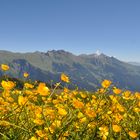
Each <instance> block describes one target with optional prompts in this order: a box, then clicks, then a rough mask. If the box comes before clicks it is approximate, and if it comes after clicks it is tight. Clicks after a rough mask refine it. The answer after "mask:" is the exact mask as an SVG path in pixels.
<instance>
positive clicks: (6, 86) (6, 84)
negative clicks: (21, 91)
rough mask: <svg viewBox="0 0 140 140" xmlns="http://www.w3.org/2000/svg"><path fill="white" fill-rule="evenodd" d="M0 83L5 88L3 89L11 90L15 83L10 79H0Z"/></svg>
mask: <svg viewBox="0 0 140 140" xmlns="http://www.w3.org/2000/svg"><path fill="white" fill-rule="evenodd" d="M1 85H2V87H3V88H4V89H5V90H11V89H12V88H14V86H15V83H14V82H12V81H4V80H3V81H2V82H1Z"/></svg>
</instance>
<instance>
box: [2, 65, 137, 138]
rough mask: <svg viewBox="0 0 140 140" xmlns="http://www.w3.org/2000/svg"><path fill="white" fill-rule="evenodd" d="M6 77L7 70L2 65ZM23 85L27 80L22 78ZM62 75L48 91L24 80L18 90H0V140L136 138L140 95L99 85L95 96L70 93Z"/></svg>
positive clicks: (7, 84) (5, 86) (9, 85)
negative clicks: (63, 84) (21, 87)
mask: <svg viewBox="0 0 140 140" xmlns="http://www.w3.org/2000/svg"><path fill="white" fill-rule="evenodd" d="M1 69H2V70H3V71H4V72H5V71H8V70H9V69H10V68H9V66H8V65H5V64H2V65H1ZM23 76H24V77H25V79H26V78H27V79H28V76H29V74H28V73H27V72H25V73H24V74H23ZM61 82H65V83H66V85H67V84H70V79H69V77H68V76H67V75H66V74H64V73H62V74H61V75H60V82H59V83H56V84H55V87H54V88H53V89H49V88H48V86H47V85H46V84H45V83H38V82H34V83H30V82H27V81H26V80H25V82H24V87H23V89H17V88H16V83H15V82H14V81H10V80H8V79H7V80H3V81H2V82H1V84H0V91H1V93H0V140H131V139H137V140H139V138H140V93H139V92H131V91H128V90H121V89H119V88H118V87H115V86H114V85H113V83H112V82H111V81H109V80H104V81H103V82H102V83H101V87H100V88H99V89H98V90H97V91H96V92H93V93H91V92H88V91H79V90H69V89H68V88H67V86H65V87H63V89H62V90H61V92H60V93H59V94H58V93H57V89H59V87H61Z"/></svg>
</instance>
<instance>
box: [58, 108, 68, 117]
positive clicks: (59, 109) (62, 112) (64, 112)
mask: <svg viewBox="0 0 140 140" xmlns="http://www.w3.org/2000/svg"><path fill="white" fill-rule="evenodd" d="M58 113H59V114H60V115H62V116H65V115H67V111H66V110H65V109H63V108H58Z"/></svg>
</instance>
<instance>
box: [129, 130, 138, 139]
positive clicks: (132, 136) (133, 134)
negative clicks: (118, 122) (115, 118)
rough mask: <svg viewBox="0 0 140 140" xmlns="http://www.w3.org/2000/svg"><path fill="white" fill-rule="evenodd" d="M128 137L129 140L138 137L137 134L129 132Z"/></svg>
mask: <svg viewBox="0 0 140 140" xmlns="http://www.w3.org/2000/svg"><path fill="white" fill-rule="evenodd" d="M128 134H129V136H130V137H131V138H137V136H138V134H137V133H136V132H134V131H129V133H128Z"/></svg>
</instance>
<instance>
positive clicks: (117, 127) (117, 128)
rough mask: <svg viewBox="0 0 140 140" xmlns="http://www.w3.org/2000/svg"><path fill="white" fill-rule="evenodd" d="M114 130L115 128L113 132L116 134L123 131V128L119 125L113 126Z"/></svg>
mask: <svg viewBox="0 0 140 140" xmlns="http://www.w3.org/2000/svg"><path fill="white" fill-rule="evenodd" d="M112 128H113V131H114V132H116V133H118V132H120V131H121V127H120V126H119V125H113V126H112Z"/></svg>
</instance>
